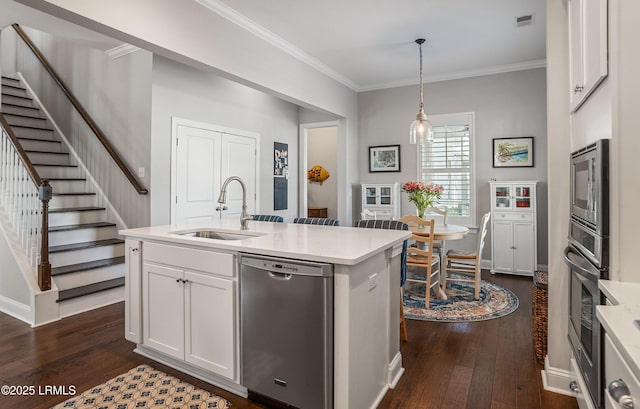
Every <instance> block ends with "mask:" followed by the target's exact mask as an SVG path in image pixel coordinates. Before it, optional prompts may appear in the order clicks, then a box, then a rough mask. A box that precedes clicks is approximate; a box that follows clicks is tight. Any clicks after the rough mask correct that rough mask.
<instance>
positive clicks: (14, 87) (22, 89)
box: [2, 84, 27, 91]
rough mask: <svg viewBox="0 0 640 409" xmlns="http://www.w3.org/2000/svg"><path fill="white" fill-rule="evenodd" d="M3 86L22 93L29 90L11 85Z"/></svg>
mask: <svg viewBox="0 0 640 409" xmlns="http://www.w3.org/2000/svg"><path fill="white" fill-rule="evenodd" d="M2 86H3V87H7V88H13V89H19V90H21V91H26V90H27V89H26V88H22V87H19V86H17V85H11V84H2Z"/></svg>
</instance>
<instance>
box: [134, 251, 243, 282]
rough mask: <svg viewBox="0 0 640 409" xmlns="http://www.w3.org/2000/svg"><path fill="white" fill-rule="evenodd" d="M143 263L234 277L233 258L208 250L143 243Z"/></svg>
mask: <svg viewBox="0 0 640 409" xmlns="http://www.w3.org/2000/svg"><path fill="white" fill-rule="evenodd" d="M142 257H143V259H144V261H151V262H154V263H161V264H169V265H172V266H179V267H180V268H184V269H188V270H198V271H205V272H208V273H213V274H218V275H222V276H227V277H234V276H235V275H236V267H235V266H236V264H235V256H234V255H233V254H229V253H220V252H217V251H210V250H199V249H191V248H187V247H178V246H167V245H165V244H157V243H144V244H143V250H142Z"/></svg>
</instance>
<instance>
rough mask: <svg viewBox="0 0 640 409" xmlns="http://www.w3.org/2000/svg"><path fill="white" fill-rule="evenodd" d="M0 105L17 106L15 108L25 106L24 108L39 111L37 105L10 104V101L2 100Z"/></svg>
mask: <svg viewBox="0 0 640 409" xmlns="http://www.w3.org/2000/svg"><path fill="white" fill-rule="evenodd" d="M2 105H8V106H12V107H17V108H26V109H33V110H34V111H39V110H40V108H37V107H26V106H24V105H16V104H12V103H11V102H4V101H3V102H2ZM5 115H6V113H5Z"/></svg>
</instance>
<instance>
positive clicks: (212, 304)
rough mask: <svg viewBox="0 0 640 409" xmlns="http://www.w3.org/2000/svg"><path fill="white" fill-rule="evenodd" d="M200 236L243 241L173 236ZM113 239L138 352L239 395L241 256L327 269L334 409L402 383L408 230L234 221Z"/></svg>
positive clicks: (376, 397) (360, 404) (372, 399)
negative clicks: (122, 262) (209, 233)
mask: <svg viewBox="0 0 640 409" xmlns="http://www.w3.org/2000/svg"><path fill="white" fill-rule="evenodd" d="M203 229H207V230H211V229H214V230H216V231H218V232H226V233H230V234H232V235H233V234H239V233H242V234H248V236H246V237H245V238H242V237H241V238H240V239H235V240H218V239H208V238H199V237H190V236H186V235H182V234H180V233H184V232H186V231H193V230H203ZM120 234H122V235H123V236H125V237H126V238H127V253H126V261H127V267H126V272H127V288H126V300H125V302H126V308H125V309H126V323H125V325H126V329H125V337H126V338H127V339H128V340H130V341H132V342H135V343H136V349H135V350H136V352H138V353H140V354H142V355H145V356H147V357H149V358H151V359H154V360H156V361H158V362H161V363H164V364H166V365H169V366H172V367H174V368H176V369H179V370H181V371H183V372H185V373H188V374H190V375H193V376H196V377H198V378H200V379H203V380H205V381H207V382H210V383H212V384H214V385H216V386H219V387H221V388H223V389H226V390H228V391H230V392H233V393H236V394H238V395H240V396H243V397H246V396H247V389H246V388H245V387H244V386H243V385H242V379H241V376H240V374H241V373H242V367H241V364H242V362H241V359H240V342H241V339H240V330H239V328H240V327H241V325H240V316H241V314H240V311H239V309H240V307H239V293H240V291H241V287H240V286H241V285H242V283H241V282H239V280H238V268H239V267H238V258H239V257H238V254H239V253H243V254H253V255H264V256H272V257H281V258H285V259H291V260H304V261H314V262H321V263H330V264H333V271H334V276H333V314H334V318H333V382H332V384H333V408H334V409H347V408H363V409H367V408H371V409H373V408H375V407H376V406H377V405H378V404H379V402H380V401H381V400H382V398H383V397H384V395H385V393H386V391H387V390H388V389H389V388H393V387H394V385H395V384H396V383H397V382H398V380H399V378H400V377H401V375H402V373H403V368H402V356H401V354H400V334H399V332H400V331H399V325H400V322H399V317H400V310H399V308H400V300H399V297H400V255H401V251H402V243H403V242H404V240H405V239H407V238H409V237H410V233H409V232H406V231H396V230H393V231H392V230H376V229H356V228H352V227H333V226H314V225H300V224H290V223H268V222H257V221H250V222H249V230H247V231H240V230H239V222H238V221H237V220H222V221H219V222H217V223H214V224H213V225H211V224H210V225H199V226H194V225H191V226H189V225H176V226H155V227H146V228H139V229H129V230H122V231H120ZM236 238H237V237H236ZM292 296H294V295H292ZM289 330H290V331H296V328H290V329H289Z"/></svg>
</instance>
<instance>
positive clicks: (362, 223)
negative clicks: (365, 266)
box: [353, 220, 409, 341]
mask: <svg viewBox="0 0 640 409" xmlns="http://www.w3.org/2000/svg"><path fill="white" fill-rule="evenodd" d="M353 227H360V228H365V229H384V230H409V226H407V224H406V223H403V222H401V221H399V220H358V221H357V222H355V224H354V225H353ZM400 261H401V264H400V337H401V339H402V340H403V341H407V340H408V339H409V336H408V335H407V324H406V323H405V321H404V304H403V303H402V287H404V284H405V281H406V279H407V240H405V241H404V243H403V245H402V254H401V256H400Z"/></svg>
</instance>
